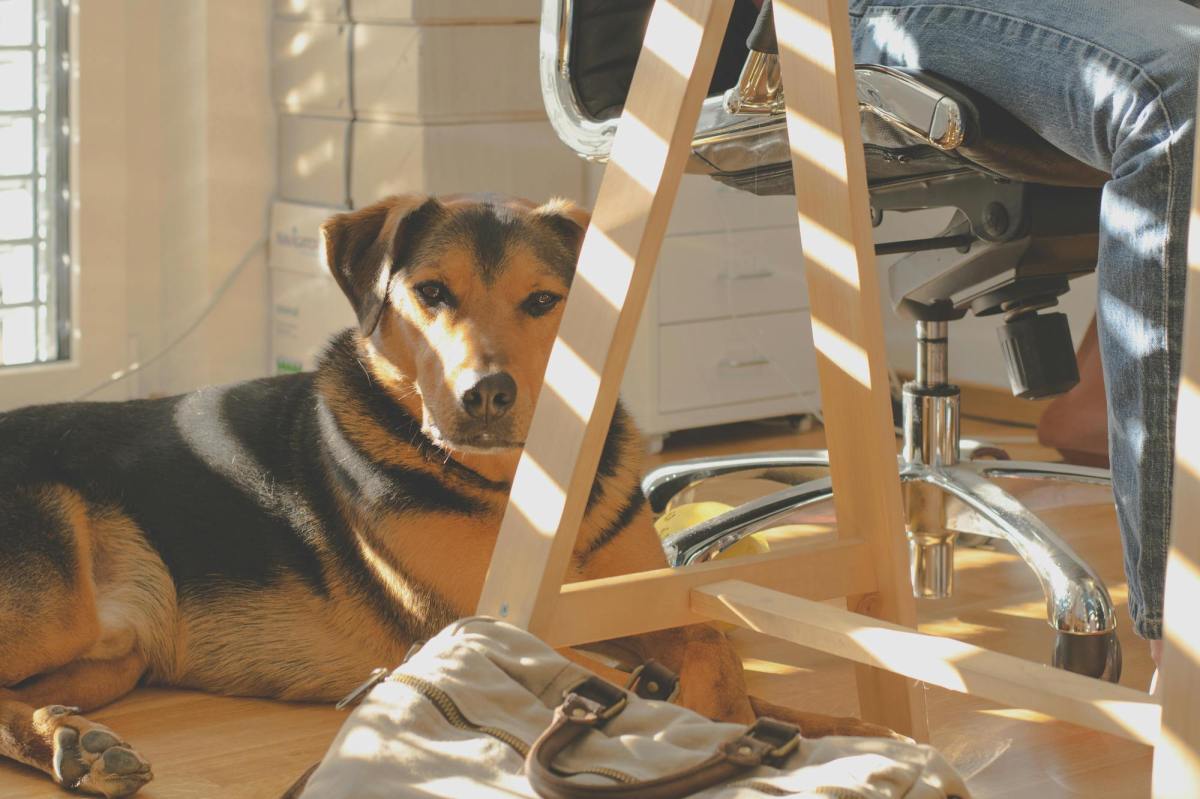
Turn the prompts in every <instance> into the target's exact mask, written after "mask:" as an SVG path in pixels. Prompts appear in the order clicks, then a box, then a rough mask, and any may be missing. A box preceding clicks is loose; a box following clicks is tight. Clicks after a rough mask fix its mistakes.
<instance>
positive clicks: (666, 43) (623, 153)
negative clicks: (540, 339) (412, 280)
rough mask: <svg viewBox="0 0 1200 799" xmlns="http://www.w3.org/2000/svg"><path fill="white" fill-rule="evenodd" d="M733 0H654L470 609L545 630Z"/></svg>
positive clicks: (592, 475) (534, 629) (569, 555)
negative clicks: (491, 550)
mask: <svg viewBox="0 0 1200 799" xmlns="http://www.w3.org/2000/svg"><path fill="white" fill-rule="evenodd" d="M732 5H733V0H658V2H657V3H655V6H654V11H653V13H652V14H651V17H650V23H649V26H648V27H647V29H646V39H645V44H644V45H643V48H642V53H641V56H640V58H639V59H638V65H637V70H636V72H635V73H634V78H633V84H632V86H631V87H630V89H629V96H628V98H627V99H626V102H625V110H624V112H623V114H622V117H621V125H620V127H619V128H618V131H617V135H616V139H615V140H614V142H613V148H612V154H611V155H610V157H609V163H608V166H607V168H606V169H605V170H604V179H603V181H602V182H601V184H600V193H599V195H598V197H597V198H596V207H595V210H594V212H593V214H592V220H591V224H590V225H589V227H588V230H587V233H586V235H585V236H584V240H583V247H582V250H581V251H580V255H579V263H578V265H577V267H576V271H575V280H574V282H573V283H572V285H571V293H570V296H569V297H568V299H567V304H566V308H565V310H564V312H563V319H562V324H561V326H560V327H559V332H558V339H557V340H556V341H555V342H554V348H553V350H552V351H551V354H550V361H549V364H548V366H547V368H546V381H545V384H544V386H543V388H542V392H541V395H540V396H539V398H538V403H537V409H536V411H535V412H534V416H533V421H532V424H531V426H530V429H529V434H528V436H526V441H525V451H524V453H523V454H522V456H521V461H520V464H519V466H518V467H517V472H516V475H515V477H514V479H513V487H512V493H511V495H510V498H509V503H508V508H507V509H506V510H505V513H504V520H503V521H502V523H501V526H500V535H499V538H498V539H497V541H496V550H495V551H496V553H498V554H496V555H493V558H492V564H491V567H490V568H489V570H488V576H487V580H486V582H485V584H484V588H483V594H482V596H481V597H480V600H479V613H481V614H484V615H490V616H497V617H499V618H502V619H505V620H507V621H510V622H512V623H513V624H516V625H519V626H521V627H524V628H526V629H528V630H530V631H531V632H534V633H538V634H540V633H542V632H543V631H544V630H545V628H546V625H547V623H548V621H549V618H550V614H551V613H552V612H553V604H554V601H555V600H556V599H557V598H558V595H559V592H560V590H561V588H562V583H563V578H564V576H565V575H566V570H567V564H568V562H569V559H570V557H571V552H572V550H573V549H574V545H575V538H576V535H577V533H578V530H579V525H580V522H581V520H582V519H583V513H584V507H585V502H586V500H587V496H588V492H589V490H590V488H591V485H592V481H593V479H594V478H595V475H596V466H597V464H598V462H599V459H600V450H601V448H602V446H603V444H604V438H605V435H606V433H607V432H608V427H609V424H610V423H611V421H612V414H613V409H614V408H615V406H616V401H617V392H618V390H619V388H620V385H621V376H622V374H623V373H624V371H625V363H626V361H627V359H628V357H629V349H630V347H631V346H632V344H633V337H634V333H635V332H636V329H637V323H638V319H639V317H640V316H641V312H642V306H643V305H644V303H645V299H646V293H647V292H648V291H649V288H650V281H651V278H652V276H653V274H654V266H655V262H656V261H657V260H658V252H659V248H660V245H661V244H662V239H663V235H664V234H665V232H666V227H667V222H668V221H669V219H670V215H671V207H672V206H673V205H674V203H675V194H676V191H677V190H678V188H679V181H680V179H681V177H682V176H683V169H684V166H685V164H686V163H687V159H688V156H689V154H690V151H691V142H692V134H693V132H694V131H695V129H696V121H697V119H698V118H699V116H700V105H701V103H702V102H703V100H704V96H705V94H706V91H707V89H708V84H709V82H710V80H711V77H712V73H713V69H714V67H715V65H716V59H717V53H718V51H719V50H720V47H721V41H722V38H723V37H724V34H725V27H726V25H727V24H728V20H729V12H730V9H731V8H732Z"/></svg>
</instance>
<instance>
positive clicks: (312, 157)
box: [278, 114, 350, 206]
mask: <svg viewBox="0 0 1200 799" xmlns="http://www.w3.org/2000/svg"><path fill="white" fill-rule="evenodd" d="M278 131H279V133H278V135H279V150H278V158H279V194H280V196H281V197H282V198H283V199H285V200H292V201H295V202H302V203H312V204H314V205H324V206H342V205H345V204H346V194H347V189H348V187H349V174H348V171H349V163H348V155H347V152H346V144H347V142H348V141H349V137H350V121H349V120H342V119H324V118H321V117H308V116H293V115H291V114H280V115H279V127H278Z"/></svg>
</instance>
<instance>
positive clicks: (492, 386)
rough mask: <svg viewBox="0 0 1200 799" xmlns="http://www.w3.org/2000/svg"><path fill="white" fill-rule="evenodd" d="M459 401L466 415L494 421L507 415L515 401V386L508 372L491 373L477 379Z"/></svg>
mask: <svg viewBox="0 0 1200 799" xmlns="http://www.w3.org/2000/svg"><path fill="white" fill-rule="evenodd" d="M460 399H461V401H462V406H463V410H465V411H466V412H467V414H468V415H470V416H472V417H474V418H476V419H478V418H480V417H486V418H488V419H496V418H499V417H501V416H503V415H504V414H506V413H508V409H509V408H511V407H512V405H513V402H514V401H515V400H516V399H517V384H516V381H514V380H513V379H512V375H510V374H509V373H508V372H493V373H492V374H490V375H484V376H483V377H481V378H479V380H478V381H477V382H476V383H475V385H473V386H471V387H470V388H468V389H467V390H466V391H464V392H463V394H462V397H461V398H460Z"/></svg>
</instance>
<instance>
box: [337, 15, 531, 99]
mask: <svg viewBox="0 0 1200 799" xmlns="http://www.w3.org/2000/svg"><path fill="white" fill-rule="evenodd" d="M354 110H355V114H356V116H357V117H358V118H359V119H370V120H377V121H391V122H426V123H428V122H464V121H479V120H491V119H537V118H544V117H545V114H546V112H545V107H544V106H543V104H542V90H541V84H540V83H539V79H538V26H537V25H535V24H532V23H529V24H521V25H415V26H414V25H361V24H359V25H355V26H354Z"/></svg>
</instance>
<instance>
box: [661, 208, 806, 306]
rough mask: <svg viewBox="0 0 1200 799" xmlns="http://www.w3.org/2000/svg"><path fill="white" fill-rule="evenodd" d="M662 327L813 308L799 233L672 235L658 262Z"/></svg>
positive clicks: (790, 230)
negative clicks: (810, 303) (809, 303)
mask: <svg viewBox="0 0 1200 799" xmlns="http://www.w3.org/2000/svg"><path fill="white" fill-rule="evenodd" d="M658 286H659V292H658V321H659V323H660V324H673V323H675V322H690V321H699V320H703V319H720V318H722V317H727V316H745V315H747V314H763V313H774V312H776V311H794V310H798V309H800V308H807V307H808V286H807V285H806V284H805V282H804V259H803V257H802V256H801V254H800V233H799V231H798V230H797V229H796V228H793V227H787V228H777V229H775V230H738V231H729V232H717V233H707V234H704V235H691V236H672V237H671V238H668V239H667V240H666V241H664V242H663V247H662V253H661V255H660V256H659V259H658Z"/></svg>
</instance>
